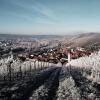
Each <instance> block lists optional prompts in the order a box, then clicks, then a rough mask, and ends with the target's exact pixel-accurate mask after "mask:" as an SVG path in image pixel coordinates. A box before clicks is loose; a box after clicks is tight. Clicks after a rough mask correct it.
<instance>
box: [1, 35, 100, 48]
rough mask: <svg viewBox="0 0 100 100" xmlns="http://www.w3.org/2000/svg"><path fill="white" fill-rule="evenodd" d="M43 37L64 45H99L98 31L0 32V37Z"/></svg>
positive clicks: (26, 38) (99, 36)
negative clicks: (50, 33)
mask: <svg viewBox="0 0 100 100" xmlns="http://www.w3.org/2000/svg"><path fill="white" fill-rule="evenodd" d="M22 38H24V39H25V40H28V39H45V40H48V41H49V40H51V41H52V40H58V41H60V42H62V43H63V44H64V45H66V46H72V47H76V46H83V47H85V46H90V45H94V44H96V45H99V46H100V33H81V34H77V35H14V34H0V40H1V39H22Z"/></svg>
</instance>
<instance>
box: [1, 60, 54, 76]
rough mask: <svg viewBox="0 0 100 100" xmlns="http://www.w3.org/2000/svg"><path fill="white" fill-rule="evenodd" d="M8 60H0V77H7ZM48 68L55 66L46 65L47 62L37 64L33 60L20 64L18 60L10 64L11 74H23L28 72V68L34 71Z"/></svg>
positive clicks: (51, 64)
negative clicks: (20, 72)
mask: <svg viewBox="0 0 100 100" xmlns="http://www.w3.org/2000/svg"><path fill="white" fill-rule="evenodd" d="M9 59H11V58H5V59H1V60H0V75H1V76H4V75H7V73H8V61H9ZM30 66H31V67H30ZM50 66H56V65H55V64H53V63H48V62H38V61H36V60H35V59H33V60H27V61H24V62H21V61H20V60H13V63H12V64H11V69H12V73H15V72H19V71H20V70H21V71H22V72H25V71H29V70H30V68H31V70H34V69H39V68H43V67H50ZM20 68H21V69H20Z"/></svg>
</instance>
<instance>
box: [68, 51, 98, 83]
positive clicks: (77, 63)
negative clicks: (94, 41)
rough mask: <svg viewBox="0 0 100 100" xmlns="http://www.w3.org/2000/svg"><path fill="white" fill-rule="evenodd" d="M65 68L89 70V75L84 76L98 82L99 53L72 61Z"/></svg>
mask: <svg viewBox="0 0 100 100" xmlns="http://www.w3.org/2000/svg"><path fill="white" fill-rule="evenodd" d="M66 66H67V67H68V66H73V67H74V68H82V69H86V70H90V71H91V75H87V74H86V73H84V75H86V76H87V78H89V79H92V80H93V81H97V82H100V51H98V52H95V53H92V54H91V55H90V56H86V57H81V58H79V59H75V60H72V61H70V62H69V63H68V64H66Z"/></svg>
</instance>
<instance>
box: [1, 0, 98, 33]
mask: <svg viewBox="0 0 100 100" xmlns="http://www.w3.org/2000/svg"><path fill="white" fill-rule="evenodd" d="M78 32H100V0H0V33H11V34H69V33H70V34H71V33H78Z"/></svg>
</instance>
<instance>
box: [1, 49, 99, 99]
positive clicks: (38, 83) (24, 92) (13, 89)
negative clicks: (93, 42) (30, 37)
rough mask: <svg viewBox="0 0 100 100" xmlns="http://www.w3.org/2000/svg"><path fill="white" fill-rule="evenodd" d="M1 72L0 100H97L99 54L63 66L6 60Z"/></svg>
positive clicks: (2, 61)
mask: <svg viewBox="0 0 100 100" xmlns="http://www.w3.org/2000/svg"><path fill="white" fill-rule="evenodd" d="M9 59H10V58H9ZM9 61H10V62H11V60H9ZM0 69H1V70H0V77H1V78H0V100H100V51H99V52H96V53H93V54H91V55H90V56H86V57H81V58H78V59H75V60H72V61H70V62H69V63H67V64H66V65H64V66H62V65H61V64H57V65H56V64H52V63H47V62H38V61H35V60H33V61H32V60H31V61H25V62H21V61H19V60H18V61H16V60H13V62H11V63H8V58H7V59H3V60H0Z"/></svg>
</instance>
